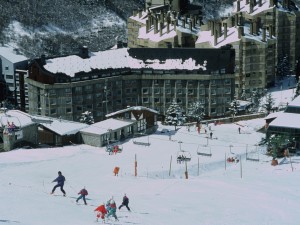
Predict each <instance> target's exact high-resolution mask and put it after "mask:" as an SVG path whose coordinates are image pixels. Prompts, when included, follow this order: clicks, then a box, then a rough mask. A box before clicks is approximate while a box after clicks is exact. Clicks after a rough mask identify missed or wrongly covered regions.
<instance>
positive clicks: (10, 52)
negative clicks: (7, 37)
mask: <svg viewBox="0 0 300 225" xmlns="http://www.w3.org/2000/svg"><path fill="white" fill-rule="evenodd" d="M0 56H2V57H4V58H6V59H7V60H8V61H10V62H12V63H18V62H22V61H26V60H28V58H26V57H25V56H23V55H19V54H16V53H15V52H14V49H13V48H12V47H6V46H5V47H0Z"/></svg>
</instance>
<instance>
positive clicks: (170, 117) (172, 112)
mask: <svg viewBox="0 0 300 225" xmlns="http://www.w3.org/2000/svg"><path fill="white" fill-rule="evenodd" d="M185 120H186V117H185V116H184V115H183V110H182V109H181V107H180V106H179V105H178V103H177V102H176V100H175V99H173V102H172V103H171V105H170V106H169V108H168V109H167V112H166V118H165V123H166V124H168V125H174V126H175V129H176V126H178V125H182V124H183V123H184V122H185Z"/></svg>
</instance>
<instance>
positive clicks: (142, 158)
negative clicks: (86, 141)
mask: <svg viewBox="0 0 300 225" xmlns="http://www.w3.org/2000/svg"><path fill="white" fill-rule="evenodd" d="M263 125H264V120H263V119H256V120H250V121H240V122H238V123H235V124H222V125H217V126H215V125H214V124H208V125H207V126H206V125H203V126H202V129H201V131H200V134H198V132H197V131H196V129H195V127H191V128H190V131H188V129H187V128H186V127H180V128H179V129H178V130H177V131H175V130H174V127H173V126H172V127H165V126H162V125H160V126H159V129H158V131H157V133H155V134H153V135H150V136H144V137H140V138H138V139H135V141H139V142H144V143H150V146H142V145H136V144H134V143H133V140H126V141H125V142H124V143H122V144H121V145H120V146H121V147H122V149H123V150H122V152H121V153H117V154H116V155H109V154H108V153H107V152H106V150H105V148H94V147H90V146H87V145H78V146H68V147H63V148H50V149H31V150H22V149H19V150H14V151H11V152H6V153H1V154H0V176H1V181H0V186H1V192H0V198H1V204H0V212H1V215H0V222H2V223H3V224H20V225H40V224H43V225H53V224H64V225H82V224H86V225H89V224H97V223H95V220H96V215H95V212H94V209H95V208H96V207H97V206H98V205H100V204H102V203H104V202H106V201H107V200H109V199H110V198H111V197H113V198H114V199H115V201H116V203H117V205H118V206H119V205H120V204H121V200H122V197H123V195H124V194H125V193H126V194H127V196H128V197H129V199H130V203H129V207H131V210H132V212H128V211H127V209H126V208H125V207H124V208H122V209H121V210H117V216H118V218H119V221H118V222H115V221H114V219H112V218H111V219H110V220H107V223H108V224H122V225H124V224H141V225H153V224H156V225H169V224H170V225H183V224H207V225H241V224H243V225H253V224H260V225H267V224H272V225H282V224H288V225H297V224H299V223H300V219H299V216H298V207H299V201H300V188H299V187H298V185H297V182H296V181H297V180H299V178H300V164H299V160H300V156H293V157H292V158H291V159H289V158H288V159H280V160H279V165H278V166H275V167H273V166H271V157H268V156H266V155H265V154H264V153H265V148H264V147H263V146H257V143H258V142H259V141H260V140H261V138H262V137H263V134H262V133H258V132H256V130H257V129H259V128H261V127H262V126H263ZM238 127H240V128H241V134H239V132H238ZM204 129H206V131H207V134H205V130H204ZM167 130H169V131H170V132H166V131H167ZM210 132H212V139H209V138H208V137H209V133H210ZM169 134H171V135H169ZM170 137H171V140H170ZM183 151H184V152H183ZM246 151H247V152H248V158H252V159H255V160H259V161H249V160H246V155H245V154H246ZM203 153H206V154H211V157H207V156H203V155H201V154H203ZM180 154H185V155H186V156H187V157H190V158H191V160H190V161H188V162H187V164H185V163H178V162H177V160H176V158H177V156H178V155H180ZM227 157H237V158H238V159H241V161H240V162H238V163H228V162H227V163H225V158H227ZM135 160H136V161H135ZM135 162H136V163H137V164H135ZM135 165H137V167H136V168H137V170H136V172H137V176H135ZM115 167H119V168H120V171H119V175H118V176H114V174H113V171H114V168H115ZM186 169H187V175H188V179H186V178H187V177H186V173H185V172H186ZM57 171H62V173H63V175H64V176H65V177H66V183H65V186H64V189H65V191H66V192H67V197H63V196H62V193H61V192H60V190H59V189H57V190H56V191H55V195H50V194H49V193H50V192H51V189H52V187H53V186H54V185H55V183H51V182H52V180H54V179H55V178H56V176H57ZM84 186H85V187H86V189H87V190H88V191H89V195H88V196H87V197H88V200H87V202H88V205H83V204H82V203H83V202H82V200H81V201H80V204H76V202H75V200H76V198H77V197H78V194H77V193H78V192H79V191H80V189H81V188H83V187H84ZM98 223H99V224H101V222H100V221H99V222H98Z"/></svg>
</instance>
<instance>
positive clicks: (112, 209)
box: [106, 199, 118, 221]
mask: <svg viewBox="0 0 300 225" xmlns="http://www.w3.org/2000/svg"><path fill="white" fill-rule="evenodd" d="M106 206H108V207H107V208H106V209H107V211H108V214H107V216H106V218H109V217H110V216H113V217H114V218H115V220H116V221H118V217H117V215H116V211H117V206H116V203H115V201H114V200H113V199H110V200H109V201H108V203H107V204H106Z"/></svg>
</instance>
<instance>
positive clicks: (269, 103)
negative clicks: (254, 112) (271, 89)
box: [263, 93, 274, 114]
mask: <svg viewBox="0 0 300 225" xmlns="http://www.w3.org/2000/svg"><path fill="white" fill-rule="evenodd" d="M273 106H274V99H273V98H272V94H271V93H269V94H267V96H266V99H265V103H264V104H263V108H264V109H266V110H267V113H268V114H269V113H270V112H271V110H272V108H273Z"/></svg>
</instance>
